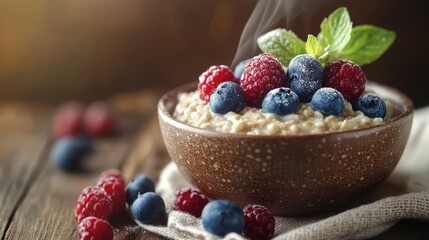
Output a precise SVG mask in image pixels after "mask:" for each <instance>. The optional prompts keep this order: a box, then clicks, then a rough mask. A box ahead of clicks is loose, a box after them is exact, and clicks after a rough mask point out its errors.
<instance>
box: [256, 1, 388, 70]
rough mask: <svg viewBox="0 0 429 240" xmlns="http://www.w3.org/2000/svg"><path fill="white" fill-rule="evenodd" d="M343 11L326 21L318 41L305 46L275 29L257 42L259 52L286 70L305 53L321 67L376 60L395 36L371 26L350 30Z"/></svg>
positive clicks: (342, 9)
mask: <svg viewBox="0 0 429 240" xmlns="http://www.w3.org/2000/svg"><path fill="white" fill-rule="evenodd" d="M352 26H353V24H352V22H351V20H350V16H349V13H348V11H347V9H346V8H339V9H337V10H335V11H334V12H333V13H331V14H330V15H329V16H328V17H327V18H325V19H324V20H323V21H322V23H321V25H320V28H321V32H320V33H319V34H318V35H317V38H316V37H315V36H313V35H309V36H308V38H307V42H305V43H304V41H302V40H301V39H299V38H298V37H297V36H296V35H295V34H294V33H293V32H292V31H287V30H285V29H275V30H273V31H271V32H268V33H266V34H265V35H262V36H261V37H259V38H258V41H257V42H258V45H259V48H260V49H261V50H262V51H263V52H265V53H270V54H272V55H273V56H275V57H276V58H278V59H279V60H280V62H281V63H282V64H283V65H284V66H288V65H289V62H290V60H291V59H292V58H293V57H295V56H296V55H299V54H304V53H308V54H310V55H311V56H313V57H315V58H317V59H319V61H320V62H321V63H322V64H323V65H324V64H326V63H327V62H329V61H333V60H336V59H348V60H351V61H353V62H354V63H356V64H358V65H361V66H362V65H365V64H369V63H372V62H373V61H375V60H377V59H378V58H379V57H380V56H381V55H382V54H383V53H384V52H385V51H386V50H387V49H388V48H389V47H390V46H391V45H392V43H393V42H394V40H395V37H396V36H395V33H394V32H392V31H389V30H386V29H383V28H380V27H376V26H372V25H361V26H356V27H354V28H352Z"/></svg>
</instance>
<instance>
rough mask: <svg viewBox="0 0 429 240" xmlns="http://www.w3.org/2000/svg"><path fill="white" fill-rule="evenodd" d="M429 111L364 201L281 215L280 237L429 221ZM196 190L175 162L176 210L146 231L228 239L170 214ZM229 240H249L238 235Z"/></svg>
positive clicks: (169, 178)
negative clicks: (329, 210)
mask: <svg viewBox="0 0 429 240" xmlns="http://www.w3.org/2000/svg"><path fill="white" fill-rule="evenodd" d="M428 143H429V107H427V108H425V109H421V110H419V111H416V113H415V118H414V123H413V127H412V131H411V136H410V140H409V143H408V146H407V148H406V150H405V152H404V155H403V157H402V159H401V161H400V163H399V164H398V166H397V167H396V169H395V171H394V172H393V173H392V175H391V176H390V177H389V179H387V180H386V182H384V183H383V184H382V185H381V186H379V187H378V188H377V189H376V190H374V191H373V192H371V193H369V194H368V195H367V196H365V198H364V199H363V201H362V202H365V203H366V204H363V205H360V206H357V207H353V208H351V209H349V210H346V211H344V212H341V213H338V214H334V215H324V216H314V217H305V218H304V217H276V232H275V237H274V239H276V240H277V239H285V240H289V239H293V240H295V239H303V240H304V239H365V238H369V237H373V236H377V235H379V234H380V233H382V232H384V231H386V230H387V229H389V228H390V227H392V226H393V225H394V224H396V223H397V222H398V221H399V220H401V219H421V220H427V221H429V174H427V172H428V171H429V154H427V153H426V152H427V151H425V147H426V145H427V144H428ZM186 186H191V185H190V184H189V183H188V182H186V180H185V179H184V178H183V176H182V175H181V173H180V172H179V170H178V169H177V166H176V165H175V163H173V162H171V163H169V164H168V165H167V166H166V167H165V169H164V170H163V172H162V173H161V176H160V181H159V183H158V186H157V192H158V193H159V194H160V195H161V196H162V198H163V199H164V201H165V202H166V205H167V210H168V211H169V212H170V214H169V218H168V224H167V226H164V227H159V226H149V225H143V224H139V225H140V226H141V227H143V228H144V229H146V230H148V231H151V232H154V233H157V234H159V235H162V236H165V237H168V238H171V239H180V240H181V239H204V240H205V239H207V240H212V239H213V240H214V239H222V238H220V237H218V236H215V235H212V234H209V233H207V232H206V231H204V229H203V228H202V225H201V220H200V219H197V218H195V217H193V216H190V215H188V214H185V213H182V212H178V211H170V210H171V209H170V207H171V204H172V202H173V200H174V194H175V191H176V190H177V189H180V188H182V187H186ZM223 239H225V240H243V239H245V238H244V237H243V236H241V235H239V234H236V233H232V234H228V235H227V236H225V237H224V238H223Z"/></svg>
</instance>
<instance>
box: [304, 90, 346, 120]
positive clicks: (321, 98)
mask: <svg viewBox="0 0 429 240" xmlns="http://www.w3.org/2000/svg"><path fill="white" fill-rule="evenodd" d="M310 105H311V108H313V110H314V111H319V112H321V113H322V114H323V115H336V116H339V115H341V114H342V113H343V111H344V105H345V101H344V97H343V95H341V93H340V92H339V91H337V90H335V89H333V88H328V87H325V88H321V89H319V90H317V91H316V93H315V94H314V95H313V98H312V99H311V103H310Z"/></svg>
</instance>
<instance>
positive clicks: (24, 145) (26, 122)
mask: <svg viewBox="0 0 429 240" xmlns="http://www.w3.org/2000/svg"><path fill="white" fill-rule="evenodd" d="M51 109H52V108H50V107H47V106H42V105H34V104H33V105H28V104H23V103H22V104H21V103H1V104H0V133H1V134H0V234H1V236H2V238H3V237H4V235H5V234H6V229H7V227H8V225H9V224H10V221H11V219H12V218H13V216H14V214H15V211H16V209H17V208H18V207H19V205H20V203H21V201H22V199H23V198H24V196H25V195H26V191H27V189H28V188H29V187H30V186H31V182H32V181H33V179H34V177H36V176H37V174H38V171H39V170H40V159H41V155H42V152H43V151H44V150H46V146H47V144H48V141H49V138H50V129H49V125H50V124H49V123H50V115H51Z"/></svg>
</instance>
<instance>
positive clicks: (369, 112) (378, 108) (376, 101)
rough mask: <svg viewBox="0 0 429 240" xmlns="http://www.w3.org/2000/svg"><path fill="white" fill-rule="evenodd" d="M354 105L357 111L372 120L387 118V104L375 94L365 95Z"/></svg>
mask: <svg viewBox="0 0 429 240" xmlns="http://www.w3.org/2000/svg"><path fill="white" fill-rule="evenodd" d="M354 105H355V107H356V109H357V110H359V111H362V112H363V113H364V114H365V115H366V116H368V117H370V118H384V116H386V104H385V103H384V101H383V99H381V98H380V97H379V96H377V95H375V94H372V93H367V94H363V95H362V96H360V97H359V99H358V100H357V101H356V102H355V104H354Z"/></svg>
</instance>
